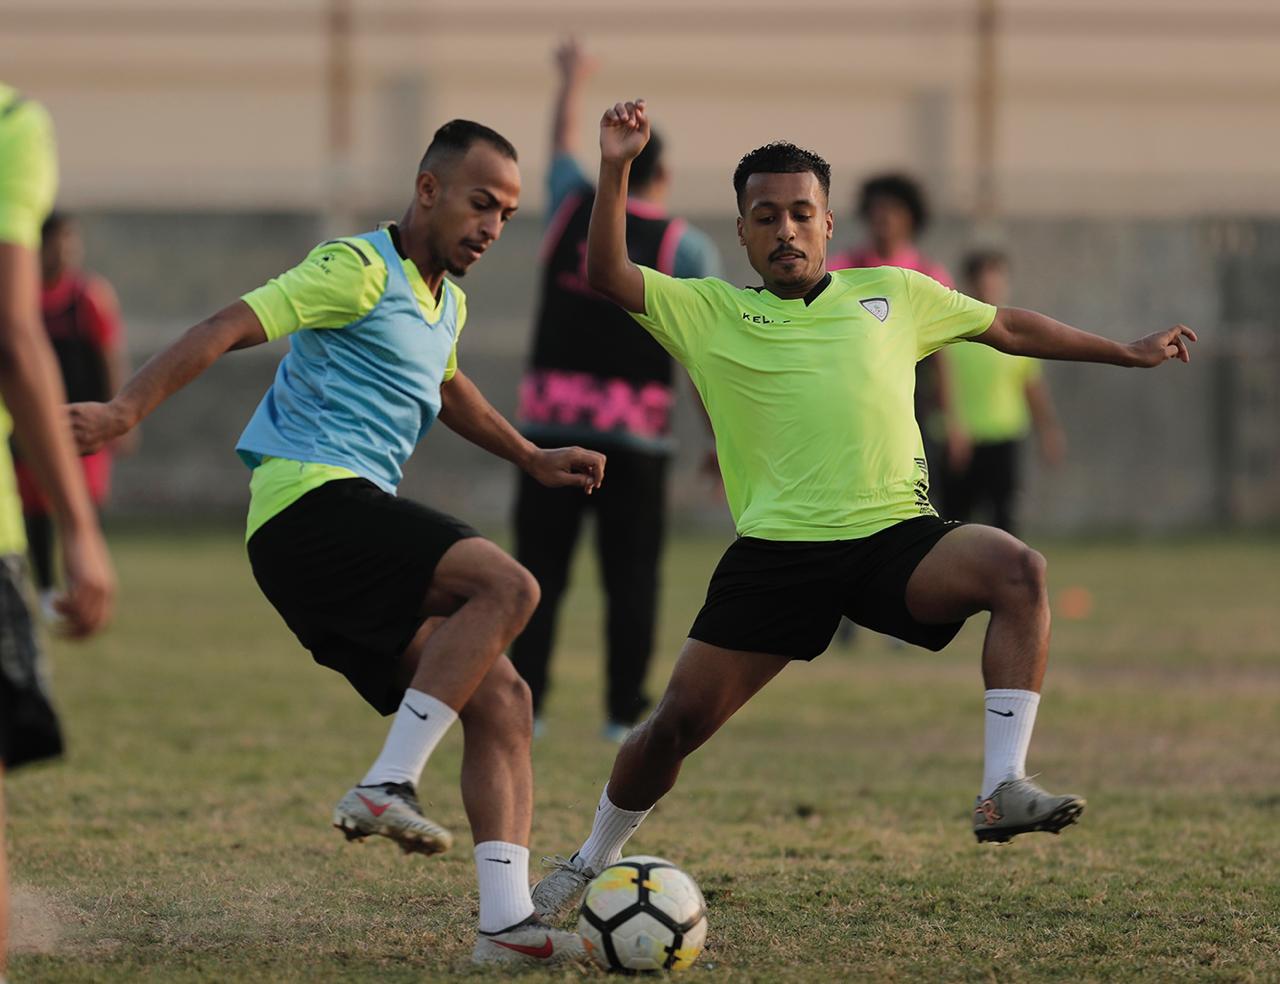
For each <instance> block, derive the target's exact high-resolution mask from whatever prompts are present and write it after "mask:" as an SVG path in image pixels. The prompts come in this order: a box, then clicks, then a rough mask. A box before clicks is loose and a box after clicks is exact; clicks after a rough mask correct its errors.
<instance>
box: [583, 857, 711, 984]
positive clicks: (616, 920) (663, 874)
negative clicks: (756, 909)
mask: <svg viewBox="0 0 1280 984" xmlns="http://www.w3.org/2000/svg"><path fill="white" fill-rule="evenodd" d="M578 932H579V933H581V934H582V942H583V944H584V945H585V947H586V950H587V952H588V953H589V954H591V959H592V960H594V961H595V962H596V963H597V964H599V965H600V966H601V967H603V968H605V969H606V970H629V971H636V970H685V969H686V968H688V967H690V966H692V965H693V962H694V961H695V960H697V959H698V954H699V953H701V952H702V947H703V944H705V943H706V941H707V904H706V902H704V901H703V899H702V892H701V890H699V888H698V885H697V882H695V881H694V880H693V879H692V878H690V877H689V876H688V875H686V874H685V873H684V872H683V871H681V870H680V869H679V868H677V867H676V866H675V865H673V864H672V863H671V862H670V861H664V860H663V859H662V858H651V857H648V856H646V855H636V856H635V857H632V858H623V859H622V860H621V861H619V862H618V863H617V864H614V865H611V866H610V867H608V868H606V869H605V870H604V871H602V872H600V874H599V875H598V876H597V877H596V879H595V881H593V882H592V883H591V884H590V885H588V886H587V894H586V895H585V896H583V899H582V913H581V915H580V916H579V917H578Z"/></svg>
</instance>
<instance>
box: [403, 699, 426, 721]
mask: <svg viewBox="0 0 1280 984" xmlns="http://www.w3.org/2000/svg"><path fill="white" fill-rule="evenodd" d="M404 706H405V707H407V708H409V710H410V711H412V712H413V713H414V715H415V716H416V717H420V718H422V720H424V721H425V720H426V719H427V715H426V714H422V713H421V712H419V711H418V709H417V708H416V707H414V706H413V705H412V704H410V703H409V702H408V701H407V700H406V701H405V702H404Z"/></svg>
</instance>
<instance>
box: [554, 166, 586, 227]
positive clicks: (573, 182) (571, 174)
mask: <svg viewBox="0 0 1280 984" xmlns="http://www.w3.org/2000/svg"><path fill="white" fill-rule="evenodd" d="M584 188H585V189H588V190H589V189H590V188H591V182H590V181H589V180H588V179H587V176H586V175H585V174H584V173H583V172H582V168H581V166H579V164H578V161H577V160H576V159H575V158H574V156H573V155H572V154H556V156H555V157H553V158H552V159H551V168H550V170H549V171H548V172H547V194H548V197H547V216H548V217H550V216H553V215H555V214H556V212H557V211H558V210H559V208H560V206H561V205H563V204H564V200H565V199H566V198H568V197H569V196H570V195H572V194H573V193H574V192H575V191H581V190H582V189H584Z"/></svg>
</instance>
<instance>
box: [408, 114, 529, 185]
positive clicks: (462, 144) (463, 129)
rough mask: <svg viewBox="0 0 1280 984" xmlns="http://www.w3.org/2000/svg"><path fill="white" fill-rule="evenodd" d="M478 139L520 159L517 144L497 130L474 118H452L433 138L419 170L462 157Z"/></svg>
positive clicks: (508, 155)
mask: <svg viewBox="0 0 1280 984" xmlns="http://www.w3.org/2000/svg"><path fill="white" fill-rule="evenodd" d="M477 140H483V141H484V142H485V143H487V144H489V145H490V146H491V147H493V148H494V149H495V150H496V151H498V153H500V154H502V155H503V156H504V157H509V158H511V160H513V161H518V160H519V159H520V158H519V157H518V156H517V155H516V148H515V145H514V144H513V143H512V142H511V141H510V140H508V139H507V138H506V137H504V136H503V135H502V134H501V133H499V132H498V131H497V130H494V129H492V128H490V127H487V126H485V125H484V124H483V123H475V122H473V121H472V120H450V121H449V122H448V123H446V124H445V125H444V126H442V127H440V129H438V130H437V131H436V132H435V136H433V137H432V138H431V143H430V144H429V145H428V146H427V152H426V153H425V154H423V155H422V163H420V164H419V165H418V172H419V173H421V172H423V171H429V170H431V169H432V168H433V167H439V166H440V164H441V163H443V162H444V161H446V160H449V159H451V158H458V157H461V156H462V155H463V154H465V153H466V152H467V151H468V150H470V149H471V145H472V144H473V143H475V142H476V141H477Z"/></svg>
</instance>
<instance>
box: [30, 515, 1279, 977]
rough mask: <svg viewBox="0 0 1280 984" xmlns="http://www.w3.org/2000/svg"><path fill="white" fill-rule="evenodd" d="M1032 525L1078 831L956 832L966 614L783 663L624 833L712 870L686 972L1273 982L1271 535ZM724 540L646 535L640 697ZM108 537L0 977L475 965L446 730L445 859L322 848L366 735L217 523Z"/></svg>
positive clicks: (582, 684) (581, 777)
mask: <svg viewBox="0 0 1280 984" xmlns="http://www.w3.org/2000/svg"><path fill="white" fill-rule="evenodd" d="M1037 545H1038V546H1041V547H1042V549H1044V551H1045V553H1046V554H1047V556H1048V557H1049V560H1050V577H1051V581H1052V584H1053V589H1054V592H1055V597H1056V596H1057V595H1058V594H1059V593H1060V592H1061V590H1062V589H1063V588H1067V587H1071V586H1083V587H1085V588H1087V589H1088V590H1089V591H1090V592H1091V593H1092V596H1093V601H1094V604H1093V610H1092V612H1091V613H1089V614H1088V615H1087V617H1084V618H1078V619H1075V620H1068V619H1065V618H1062V617H1059V618H1058V619H1057V620H1056V622H1055V627H1054V655H1053V659H1052V661H1051V664H1050V674H1049V680H1048V685H1047V689H1046V696H1045V702H1044V704H1043V705H1042V707H1041V712H1040V723H1039V727H1038V732H1037V737H1036V741H1035V743H1034V744H1033V746H1032V754H1031V761H1030V765H1031V766H1032V768H1033V770H1035V771H1039V772H1042V773H1043V775H1044V782H1045V784H1046V785H1047V786H1049V787H1050V788H1051V789H1057V790H1064V791H1067V790H1071V791H1077V792H1080V793H1082V794H1084V795H1086V796H1087V797H1088V798H1089V809H1088V811H1087V812H1086V814H1085V816H1084V819H1083V821H1082V823H1081V825H1080V826H1079V827H1076V828H1072V829H1071V830H1069V831H1067V833H1066V834H1064V835H1063V836H1062V837H1060V838H1054V837H1048V836H1044V835H1031V836H1027V837H1023V838H1019V839H1018V840H1016V841H1015V842H1014V843H1012V844H1011V845H1008V846H1004V847H997V846H985V847H979V846H978V845H977V844H975V842H974V840H973V837H972V834H971V833H970V831H969V827H968V817H969V808H970V805H971V802H972V797H973V794H974V792H975V786H976V783H977V781H978V778H979V773H980V761H979V758H980V753H981V729H982V713H981V707H982V704H981V683H980V680H979V677H978V672H977V665H978V659H977V656H978V650H979V646H980V643H981V633H982V622H983V620H981V619H975V620H973V624H971V625H970V626H969V627H967V628H966V630H965V631H964V633H963V634H962V635H961V636H960V637H959V639H957V641H956V642H955V643H953V644H952V646H951V647H950V648H949V649H948V651H947V652H945V653H943V654H939V655H931V654H926V653H924V652H922V651H916V650H899V649H892V648H890V647H889V646H888V645H887V644H885V642H884V641H883V640H881V639H878V638H863V639H862V640H860V641H859V643H858V644H857V646H856V648H854V649H852V650H849V651H842V650H833V651H831V652H829V653H828V654H827V655H826V656H824V657H823V658H821V659H820V660H818V661H816V662H815V663H812V664H808V665H803V664H797V665H794V666H792V667H791V668H790V669H789V670H787V671H786V672H785V673H784V674H783V675H782V676H781V677H780V678H779V679H778V680H777V681H776V682H775V683H774V684H772V685H771V686H770V687H769V688H768V689H767V690H766V691H765V692H764V693H763V694H762V695H761V696H760V698H759V699H758V700H757V701H756V702H754V703H753V704H751V705H750V706H749V707H748V708H747V709H746V710H745V711H744V712H743V713H742V714H741V715H740V716H739V717H738V718H736V719H735V720H734V721H733V722H731V723H730V725H729V726H728V728H727V729H726V730H725V732H723V733H722V734H721V735H719V736H718V737H717V738H716V739H715V740H713V741H712V743H711V744H710V745H709V746H707V747H706V748H705V749H703V750H702V751H701V752H699V754H698V755H697V756H695V757H694V758H693V759H692V760H691V761H690V763H689V764H688V766H687V768H686V770H685V773H684V776H683V779H682V782H681V784H680V785H679V786H678V787H677V789H676V791H675V792H674V793H673V794H672V795H671V797H670V798H669V799H668V800H667V801H665V802H664V803H662V804H661V805H660V806H659V808H658V809H657V811H656V812H655V814H654V816H653V817H652V818H651V819H650V821H649V822H648V823H646V825H645V826H644V828H642V830H641V832H640V833H639V835H638V836H637V837H636V839H635V840H634V841H633V842H632V843H633V846H634V848H635V849H636V851H637V852H644V853H654V854H662V855H665V856H667V857H670V858H671V859H672V860H674V861H676V862H677V863H679V864H681V865H683V866H685V867H686V868H688V869H689V870H690V872H692V873H693V874H694V876H695V877H696V878H698V879H699V881H700V882H701V884H702V886H703V888H704V889H705V891H706V895H707V899H708V903H709V908H710V918H711V935H710V944H709V946H708V948H707V950H706V952H705V954H704V956H703V958H702V960H701V961H700V963H699V965H698V967H697V968H695V970H693V971H692V972H691V973H690V977H691V979H695V980H698V979H714V980H724V981H740V980H759V981H776V980H795V981H809V980H814V981H817V980H821V981H844V980H868V981H871V980H874V981H942V980H967V981H968V980H990V981H1000V982H1001V984H1007V982H1015V981H1040V980H1056V981H1083V980H1119V981H1130V980H1134V981H1136V980H1142V981H1171V980H1215V981H1276V980H1280V605H1278V604H1277V600H1278V599H1280V541H1277V540H1275V539H1270V540H1263V541H1261V542H1259V541H1257V540H1246V539H1243V538H1242V539H1237V540H1231V541H1214V540H1190V541H1185V542H1178V543H1173V544H1155V543H1147V542H1126V543H1117V542H1103V543H1091V542H1073V543H1069V542H1050V543H1046V544H1037ZM723 546H724V542H723V541H716V540H712V539H705V538H704V539H685V540H682V541H679V542H676V543H674V544H673V546H672V549H671V550H670V551H669V552H668V556H667V560H666V583H665V600H664V609H663V620H662V632H661V640H662V645H661V653H660V657H659V661H658V665H657V666H656V667H655V670H654V673H653V685H654V688H655V690H656V689H658V688H659V687H660V686H661V684H662V682H663V681H664V680H665V677H666V673H667V670H668V668H669V666H670V660H671V657H672V655H673V654H674V652H675V651H676V649H677V647H678V645H679V643H680V641H681V640H682V638H683V635H684V632H685V630H686V629H687V626H688V624H689V621H690V618H691V616H692V614H693V613H694V611H695V610H696V609H697V607H698V605H699V603H700V601H701V598H702V592H703V590H704V588H705V583H706V578H707V575H708V574H709V573H710V571H711V568H712V567H713V565H714V563H715V561H716V559H717V557H718V553H719V551H720V549H722V547H723ZM114 548H115V553H116V558H117V561H118V565H119V568H120V573H121V577H122V581H123V592H124V593H123V598H122V605H121V611H120V616H119V619H118V622H117V624H116V625H115V627H114V628H113V629H112V631H111V632H110V633H109V634H108V635H106V636H105V637H103V638H102V639H100V640H97V641H94V642H91V643H89V644H87V645H84V646H79V647H73V646H71V645H68V644H65V643H59V644H56V645H55V646H54V648H53V651H54V655H55V663H56V670H57V688H58V692H59V694H60V698H61V704H62V707H63V710H64V714H65V718H66V722H67V725H68V729H69V737H70V743H71V754H70V756H69V758H68V759H67V761H66V762H65V763H62V764H59V765H55V766H52V767H41V768H32V769H28V770H26V771H24V772H20V773H18V774H16V775H15V776H13V777H10V780H9V781H8V783H7V794H8V800H9V808H10V820H11V822H10V829H9V846H10V850H11V852H12V853H11V858H12V863H13V879H14V883H15V890H16V894H17V896H18V898H17V902H18V908H19V911H18V914H17V915H18V919H17V922H18V926H17V933H16V935H17V939H16V943H17V944H18V951H19V952H18V954H17V956H16V957H15V959H14V961H13V966H12V968H11V977H12V980H13V981H14V984H17V982H33V984H34V982H39V981H131V982H132V981H151V982H165V984H169V982H186V981H272V982H307V984H314V982H320V981H337V980H352V981H354V980H358V981H366V980H367V981H375V980H376V981H379V982H400V981H424V980H443V979H446V978H451V977H455V976H464V977H466V978H467V979H475V980H480V979H484V978H485V977H486V975H484V974H482V973H479V972H476V971H472V970H470V969H469V967H468V964H467V957H468V955H469V953H470V947H471V943H472V939H473V936H472V926H473V920H474V915H475V911H476V903H475V899H474V896H473V892H474V888H473V881H472V878H473V872H472V863H471V852H470V841H469V838H468V837H467V835H466V834H465V825H464V822H463V814H462V807H461V803H460V799H459V795H458V791H457V786H456V776H457V768H458V759H459V751H460V745H461V742H460V739H461V735H460V734H459V733H457V731H458V729H455V733H453V734H451V735H450V736H449V737H448V738H447V739H446V742H445V744H444V745H443V746H442V748H441V751H440V753H438V754H437V756H436V757H435V758H434V759H433V761H432V763H431V765H430V766H429V767H428V771H427V775H426V776H425V777H424V789H423V795H424V799H425V800H428V801H429V802H430V804H431V808H432V811H433V815H434V816H436V817H437V818H438V819H440V820H441V821H443V822H446V823H447V824H449V825H451V826H452V827H453V828H454V830H455V831H459V832H460V833H461V834H462V836H461V837H460V838H459V844H458V846H457V847H455V849H454V850H453V852H451V853H450V854H448V855H446V856H444V857H441V858H436V859H422V858H413V859H405V858H404V857H402V856H401V855H400V854H399V852H397V851H396V850H395V849H394V848H392V847H391V846H390V845H388V844H386V843H376V844H374V843H366V844H363V845H348V844H347V843H346V842H345V841H344V840H343V839H342V838H341V837H340V836H339V835H338V834H337V833H336V832H335V831H333V830H332V829H331V828H330V827H329V826H328V820H329V811H330V810H331V808H332V805H333V803H334V801H335V800H336V799H337V797H338V796H339V795H341V793H342V792H343V791H344V790H345V789H346V788H347V787H348V786H349V785H350V783H351V782H352V781H353V780H354V779H356V778H358V777H359V774H360V773H361V772H362V771H363V769H364V767H365V766H366V764H367V762H368V761H369V759H370V758H371V756H372V755H373V754H374V753H375V752H376V751H377V749H378V747H379V745H380V742H381V740H382V737H383V734H384V728H385V726H384V724H383V722H382V721H381V720H380V719H379V718H378V717H377V716H376V715H375V714H373V713H372V712H371V711H369V710H368V709H367V708H366V707H365V706H364V705H363V704H362V703H361V702H360V700H359V699H358V698H356V697H355V696H354V694H353V693H351V692H350V691H349V690H348V689H347V687H346V684H345V683H344V682H343V681H342V680H341V679H340V678H338V677H337V676H336V675H334V674H331V673H329V671H327V670H322V669H319V668H316V667H315V666H313V665H312V664H311V662H310V659H309V657H308V656H307V655H306V654H305V653H304V652H302V651H301V650H300V649H299V648H298V647H297V645H296V643H295V642H294V640H293V639H292V637H291V636H290V635H288V633H287V631H286V630H285V628H284V627H283V625H281V624H280V623H279V621H278V619H277V618H276V616H275V615H274V613H273V612H272V611H271V610H270V609H269V608H268V606H267V604H266V603H265V602H264V601H263V600H262V599H261V598H260V597H259V595H258V594H257V591H256V588H255V586H254V585H253V582H252V579H251V577H250V575H249V572H248V569H247V564H246V562H245V559H244V554H243V552H242V549H241V548H240V547H239V545H238V543H237V538H236V536H235V534H234V533H229V532H216V533H214V532H205V533H198V534H197V533H193V534H190V535H174V534H167V535H159V534H152V535H144V534H129V535H119V536H117V537H116V538H115V539H114ZM591 575H592V569H591V566H590V561H589V559H588V558H586V557H584V558H583V562H582V564H581V566H580V567H579V571H578V578H577V580H576V582H575V583H576V587H575V589H574V591H573V593H572V594H571V596H570V597H569V599H568V602H567V605H566V612H565V615H566V620H565V623H564V629H563V633H562V649H561V653H560V658H559V662H558V667H557V668H558V671H559V678H558V683H559V687H558V689H557V690H556V692H555V694H554V698H553V703H552V704H551V706H550V708H549V714H548V718H549V724H550V731H549V733H548V735H547V736H546V737H545V738H544V739H542V740H541V741H540V742H539V743H538V744H537V745H536V748H535V752H534V755H535V766H536V769H537V779H538V787H537V813H536V816H535V824H534V842H533V847H532V851H533V854H534V857H535V858H536V857H537V856H539V855H541V854H549V853H555V852H560V853H568V852H569V851H570V850H572V849H573V848H574V847H575V846H576V845H577V843H578V842H579V840H580V839H581V837H582V835H583V834H584V833H585V824H586V823H587V822H588V820H589V816H590V813H591V812H592V807H593V805H594V803H595V800H596V797H597V795H598V791H599V788H600V784H601V782H602V780H603V779H604V777H605V776H606V775H607V772H608V768H609V764H610V762H611V760H612V748H610V747H609V746H607V745H605V744H604V743H603V742H602V741H601V740H600V739H599V738H598V737H597V735H598V731H599V727H600V718H601V710H600V704H601V701H600V696H599V694H600V686H599V674H600V658H599V638H600V630H599V607H600V605H599V599H598V596H597V594H596V592H595V590H594V588H593V587H592V577H591ZM533 976H535V977H537V978H538V979H541V977H539V976H538V975H536V974H535V975H533ZM581 976H582V972H580V971H577V970H566V971H563V972H560V973H559V974H557V975H555V976H554V978H553V979H565V980H572V979H577V978H579V977H581ZM587 976H594V975H587Z"/></svg>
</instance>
